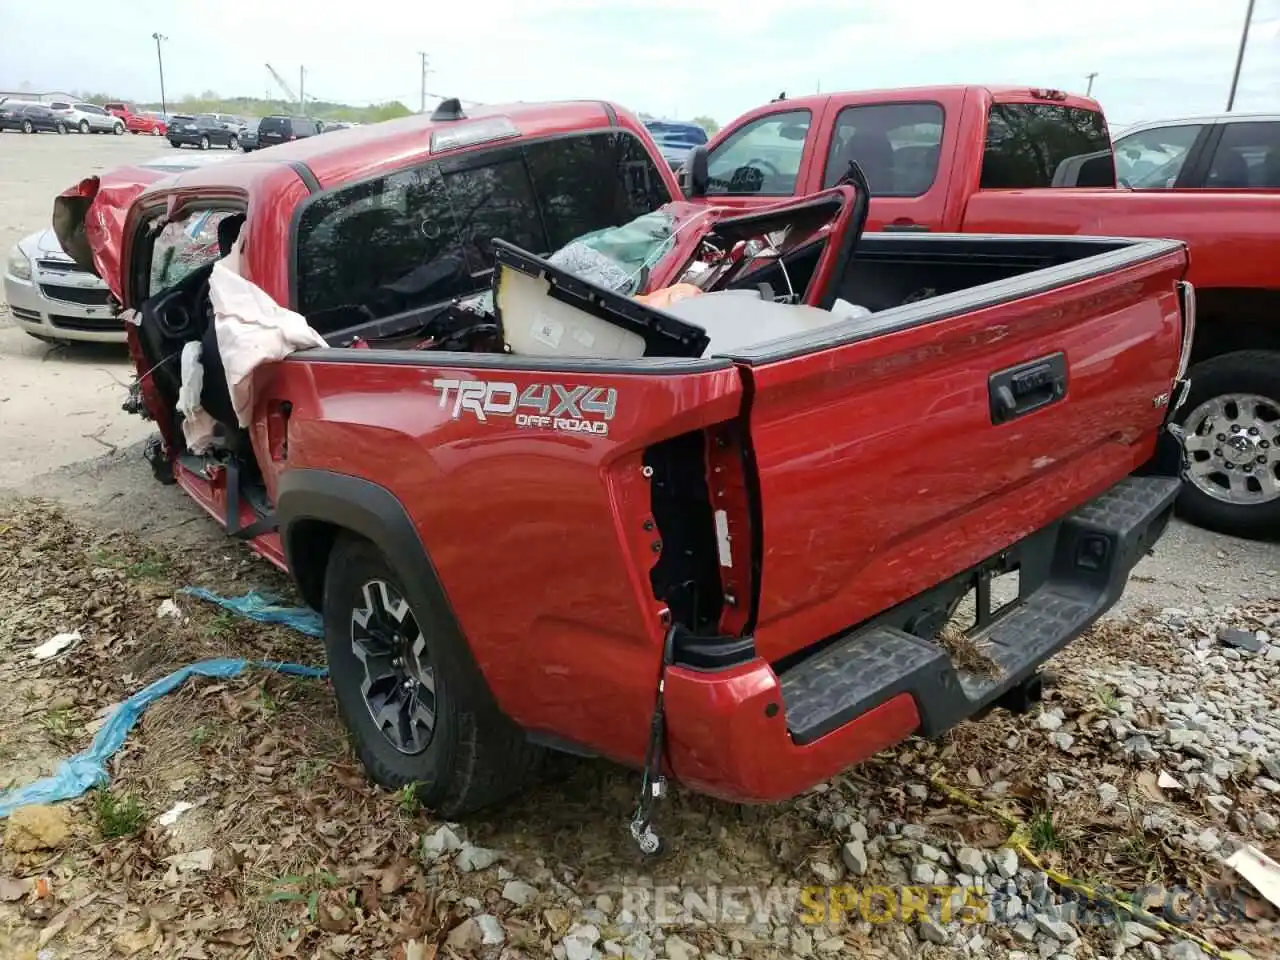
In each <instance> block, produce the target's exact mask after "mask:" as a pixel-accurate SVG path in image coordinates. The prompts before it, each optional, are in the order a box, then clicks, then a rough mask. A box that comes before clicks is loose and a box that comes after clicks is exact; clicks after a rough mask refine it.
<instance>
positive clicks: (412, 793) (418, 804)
mask: <svg viewBox="0 0 1280 960" xmlns="http://www.w3.org/2000/svg"><path fill="white" fill-rule="evenodd" d="M395 801H396V806H397V807H399V808H400V812H401V813H403V814H405V815H406V816H410V817H412V816H414V815H415V814H417V813H418V811H420V810H421V809H422V800H421V799H420V798H419V796H418V784H416V783H406V784H405V785H404V786H403V787H401V788H400V789H399V790H397V791H396V792H395Z"/></svg>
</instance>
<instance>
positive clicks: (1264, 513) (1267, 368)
mask: <svg viewBox="0 0 1280 960" xmlns="http://www.w3.org/2000/svg"><path fill="white" fill-rule="evenodd" d="M1189 375H1190V377H1191V390H1190V391H1189V393H1188V396H1187V401H1186V403H1185V404H1184V405H1183V407H1182V409H1181V410H1179V411H1178V420H1179V422H1180V423H1181V424H1182V426H1183V427H1184V428H1185V429H1187V430H1188V431H1191V430H1194V429H1195V424H1192V423H1190V420H1191V418H1192V414H1194V413H1195V411H1196V409H1197V408H1198V407H1199V406H1200V405H1201V404H1203V403H1205V402H1206V401H1208V400H1212V399H1213V398H1214V397H1220V396H1224V395H1226V394H1253V395H1256V396H1259V397H1264V398H1267V399H1269V400H1271V401H1273V403H1274V405H1275V407H1276V409H1280V352H1274V351H1269V350H1242V351H1239V352H1237V353H1224V354H1222V355H1221V356H1217V357H1212V358H1210V359H1208V360H1205V361H1203V362H1201V363H1198V364H1196V365H1195V366H1194V367H1192V368H1191V371H1190V374H1189ZM1197 419H1198V418H1197ZM1269 426H1270V425H1269ZM1274 426H1275V434H1274V436H1272V437H1270V438H1265V442H1267V443H1268V444H1269V446H1268V448H1267V450H1265V451H1263V453H1264V454H1265V455H1267V456H1270V457H1271V461H1270V463H1269V464H1266V465H1265V466H1267V467H1269V468H1270V469H1271V470H1272V471H1275V470H1276V469H1277V461H1276V459H1275V456H1274V454H1273V453H1271V451H1275V450H1277V444H1280V421H1276V422H1275V423H1274ZM1191 456H1192V458H1193V467H1194V463H1195V460H1194V458H1195V456H1196V454H1195V453H1192V454H1191ZM1272 475H1273V476H1274V475H1275V474H1274V472H1273V474H1272ZM1178 513H1179V514H1180V515H1181V516H1182V517H1183V518H1184V519H1186V520H1188V521H1190V522H1191V523H1194V524H1195V525H1196V526H1198V527H1203V528H1205V529H1206V530H1213V531H1216V532H1218V533H1226V534H1230V535H1232V536H1237V537H1245V538H1249V539H1273V538H1277V537H1280V497H1277V498H1275V499H1273V500H1270V501H1266V502H1260V503H1252V504H1241V503H1229V502H1227V501H1226V500H1223V499H1218V498H1216V497H1213V496H1211V495H1210V494H1208V493H1206V492H1205V491H1203V490H1201V489H1200V488H1198V487H1197V486H1196V485H1195V484H1194V483H1193V482H1191V481H1190V480H1188V481H1187V482H1185V483H1184V484H1183V487H1182V492H1181V493H1180V494H1179V496H1178Z"/></svg>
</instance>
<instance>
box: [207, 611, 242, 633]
mask: <svg viewBox="0 0 1280 960" xmlns="http://www.w3.org/2000/svg"><path fill="white" fill-rule="evenodd" d="M238 621H239V617H237V616H236V615H235V614H234V613H232V612H231V611H230V610H219V611H218V612H217V613H215V614H214V615H213V616H212V617H211V618H210V619H209V622H208V623H207V624H205V627H204V633H205V636H207V637H225V636H227V635H228V634H229V633H231V631H232V630H234V629H235V627H236V623H237V622H238Z"/></svg>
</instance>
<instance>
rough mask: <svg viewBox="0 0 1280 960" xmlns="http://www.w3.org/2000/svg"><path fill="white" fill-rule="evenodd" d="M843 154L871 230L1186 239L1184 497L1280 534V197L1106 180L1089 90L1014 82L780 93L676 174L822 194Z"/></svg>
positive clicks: (730, 200) (756, 188) (727, 194)
mask: <svg viewBox="0 0 1280 960" xmlns="http://www.w3.org/2000/svg"><path fill="white" fill-rule="evenodd" d="M851 160H856V161H857V163H858V165H859V166H860V167H861V168H862V170H863V172H864V173H865V174H866V177H867V180H868V182H869V184H870V188H871V195H872V200H871V212H870V218H869V221H868V229H870V230H885V231H920V232H924V231H934V232H937V231H942V232H955V233H971V234H1011V233H1012V234H1054V235H1060V234H1075V235H1084V236H1110V237H1167V238H1171V239H1176V240H1182V241H1184V242H1185V243H1186V244H1187V246H1188V249H1189V251H1190V257H1191V266H1190V272H1189V274H1188V277H1187V279H1188V280H1189V281H1190V282H1191V283H1192V284H1193V285H1194V287H1195V292H1196V300H1197V308H1198V320H1199V322H1198V324H1197V328H1196V341H1195V343H1194V345H1193V354H1192V359H1193V363H1194V366H1193V367H1192V371H1191V384H1192V386H1191V395H1190V397H1189V398H1188V402H1187V403H1186V405H1185V406H1184V407H1183V409H1182V411H1181V414H1180V417H1181V421H1182V426H1183V427H1184V429H1185V430H1186V433H1187V446H1188V452H1189V454H1190V457H1191V476H1190V479H1191V480H1192V482H1191V483H1188V484H1186V485H1184V488H1183V493H1182V495H1181V498H1180V500H1179V507H1180V511H1181V512H1182V514H1183V515H1184V516H1185V517H1186V518H1187V519H1189V520H1191V521H1193V522H1195V523H1197V524H1199V525H1201V526H1204V527H1208V528H1210V529H1216V530H1220V531H1223V532H1227V533H1233V534H1237V535H1241V536H1268V537H1274V536H1277V535H1280V195H1278V194H1267V193H1261V192H1244V191H1241V192H1238V193H1234V192H1227V191H1212V192H1205V191H1133V190H1128V189H1124V188H1118V187H1117V186H1116V175H1115V160H1114V154H1113V152H1112V145H1111V140H1110V137H1109V135H1108V131H1107V124H1106V120H1105V118H1104V117H1103V114H1102V111H1101V109H1100V108H1099V106H1098V104H1097V103H1096V102H1095V101H1093V100H1089V99H1086V98H1083V97H1075V96H1069V95H1067V94H1063V93H1061V92H1058V91H1053V90H1033V89H1028V88H1026V87H1018V88H1011V87H1002V88H997V87H984V86H942V87H921V88H906V89H894V90H871V91H860V92H852V93H835V94H829V95H822V96H813V97H802V98H798V99H795V100H787V99H778V100H775V101H773V102H771V103H769V104H767V105H765V106H762V107H758V108H756V109H754V110H751V111H749V112H748V113H746V114H744V115H743V116H741V117H739V118H738V119H736V120H734V121H733V122H731V123H729V124H728V125H727V126H726V127H724V129H722V130H721V131H720V132H719V133H718V134H717V135H716V136H715V137H714V138H713V139H712V140H711V142H710V143H709V144H708V145H707V146H706V147H705V148H700V149H699V150H697V151H695V152H694V154H693V155H692V156H691V158H690V161H689V164H687V165H686V168H685V170H684V171H683V173H682V177H683V181H684V186H685V192H686V193H687V194H688V195H689V196H690V197H697V198H703V199H704V200H705V201H706V202H709V203H714V204H715V205H717V206H722V205H727V206H736V207H741V208H754V207H757V206H760V205H765V204H770V203H777V202H779V200H781V199H783V198H787V197H793V196H802V195H807V194H812V193H815V192H817V191H820V190H822V189H824V188H825V187H827V186H830V185H831V184H832V183H834V182H835V181H836V180H837V179H839V178H840V177H841V176H843V175H844V174H845V172H846V171H847V169H848V166H849V162H850V161H851ZM1065 188H1070V189H1065ZM858 302H859V303H863V302H864V301H862V300H859V301H858ZM866 305H867V306H869V307H872V308H873V309H874V308H876V307H877V304H874V303H867V304H866Z"/></svg>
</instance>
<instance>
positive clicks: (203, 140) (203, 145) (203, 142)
mask: <svg viewBox="0 0 1280 960" xmlns="http://www.w3.org/2000/svg"><path fill="white" fill-rule="evenodd" d="M200 149H201V150H208V149H209V138H208V137H207V136H205V135H204V134H201V135H200Z"/></svg>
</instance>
